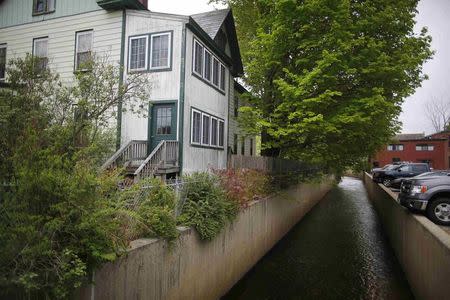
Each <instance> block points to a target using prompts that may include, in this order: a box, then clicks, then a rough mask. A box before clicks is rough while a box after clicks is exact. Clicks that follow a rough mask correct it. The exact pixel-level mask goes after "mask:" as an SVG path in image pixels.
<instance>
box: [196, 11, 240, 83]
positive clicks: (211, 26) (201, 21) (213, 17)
mask: <svg viewBox="0 0 450 300" xmlns="http://www.w3.org/2000/svg"><path fill="white" fill-rule="evenodd" d="M189 23H190V26H191V28H190V29H194V30H196V31H197V32H196V33H197V34H200V35H202V33H204V35H206V37H207V39H208V40H209V41H208V42H212V43H214V44H215V45H216V46H217V43H216V41H215V40H216V37H217V34H218V33H219V31H220V29H221V28H222V26H224V28H225V30H226V32H227V38H228V43H229V46H230V52H231V61H232V65H231V73H232V74H233V75H234V76H241V75H242V74H243V73H244V68H243V66H242V59H241V52H240V50H239V43H238V39H237V34H236V27H235V25H234V17H233V12H232V11H231V9H229V8H227V9H220V10H215V11H210V12H205V13H201V14H195V15H192V16H190V22H189ZM197 27H198V28H197ZM199 29H201V30H199ZM214 48H218V47H214ZM215 50H217V49H215ZM219 52H223V51H219ZM221 54H222V55H225V56H228V55H226V54H225V53H224V52H223V53H221Z"/></svg>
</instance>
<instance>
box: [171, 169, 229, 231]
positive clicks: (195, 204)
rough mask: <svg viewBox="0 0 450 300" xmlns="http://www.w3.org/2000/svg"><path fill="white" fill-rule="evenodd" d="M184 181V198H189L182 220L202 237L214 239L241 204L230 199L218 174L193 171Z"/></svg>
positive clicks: (186, 201)
mask: <svg viewBox="0 0 450 300" xmlns="http://www.w3.org/2000/svg"><path fill="white" fill-rule="evenodd" d="M184 180H185V184H184V186H183V190H182V195H181V197H182V198H183V199H186V200H185V203H184V206H183V213H182V215H181V216H180V218H179V222H180V223H181V224H183V225H187V226H193V227H194V228H195V229H196V230H197V232H198V233H199V234H200V237H201V239H205V240H211V239H213V238H214V237H215V236H216V235H217V234H218V233H219V232H220V231H221V230H222V229H223V227H224V226H225V224H226V223H227V222H228V221H230V220H232V219H233V218H234V217H235V216H236V214H237V211H238V204H237V202H235V201H230V200H229V199H227V196H226V194H225V192H224V190H223V189H222V188H221V186H220V185H219V178H218V177H217V176H216V175H213V174H209V173H194V174H192V175H190V176H186V177H185V178H184Z"/></svg>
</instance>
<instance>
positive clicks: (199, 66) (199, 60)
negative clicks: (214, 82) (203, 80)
mask: <svg viewBox="0 0 450 300" xmlns="http://www.w3.org/2000/svg"><path fill="white" fill-rule="evenodd" d="M204 49H205V48H204V47H203V46H202V44H200V43H199V42H198V41H197V40H194V64H193V67H194V73H196V74H198V75H200V76H202V77H203V52H204Z"/></svg>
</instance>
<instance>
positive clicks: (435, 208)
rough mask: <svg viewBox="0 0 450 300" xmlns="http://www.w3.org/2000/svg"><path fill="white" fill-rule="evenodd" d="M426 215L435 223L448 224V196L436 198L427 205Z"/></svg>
mask: <svg viewBox="0 0 450 300" xmlns="http://www.w3.org/2000/svg"><path fill="white" fill-rule="evenodd" d="M427 216H428V218H430V220H431V221H433V222H434V223H436V224H440V225H450V198H437V199H436V200H434V201H433V202H431V203H430V204H429V205H428V207H427Z"/></svg>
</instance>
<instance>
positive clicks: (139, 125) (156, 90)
mask: <svg viewBox="0 0 450 300" xmlns="http://www.w3.org/2000/svg"><path fill="white" fill-rule="evenodd" d="M182 30H183V19H180V18H175V17H170V15H168V16H161V15H160V14H154V13H151V12H139V11H134V10H129V11H127V16H126V36H125V38H126V45H125V62H124V63H125V65H124V73H125V74H124V78H125V80H126V77H127V75H128V71H127V70H128V47H129V43H128V41H129V37H130V36H136V35H146V34H151V33H157V32H171V33H172V45H171V46H172V51H171V56H172V62H171V69H170V70H165V71H154V72H152V71H150V72H148V71H145V74H146V76H148V79H149V82H150V85H151V86H150V98H149V99H148V101H149V102H155V101H176V102H177V104H176V105H177V111H178V112H179V111H180V107H179V101H178V100H179V95H180V68H181V50H182V49H181V44H182V43H181V42H182V41H181V39H182ZM149 63H150V57H149ZM179 115H180V114H177V131H176V132H177V139H178V132H179V126H180V122H179ZM149 117H150V116H149ZM149 117H147V116H146V117H142V116H138V115H136V114H132V113H131V112H124V113H123V115H122V132H121V143H122V145H123V144H125V143H127V142H128V141H130V140H147V139H148V122H149ZM185 122H186V121H185Z"/></svg>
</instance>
